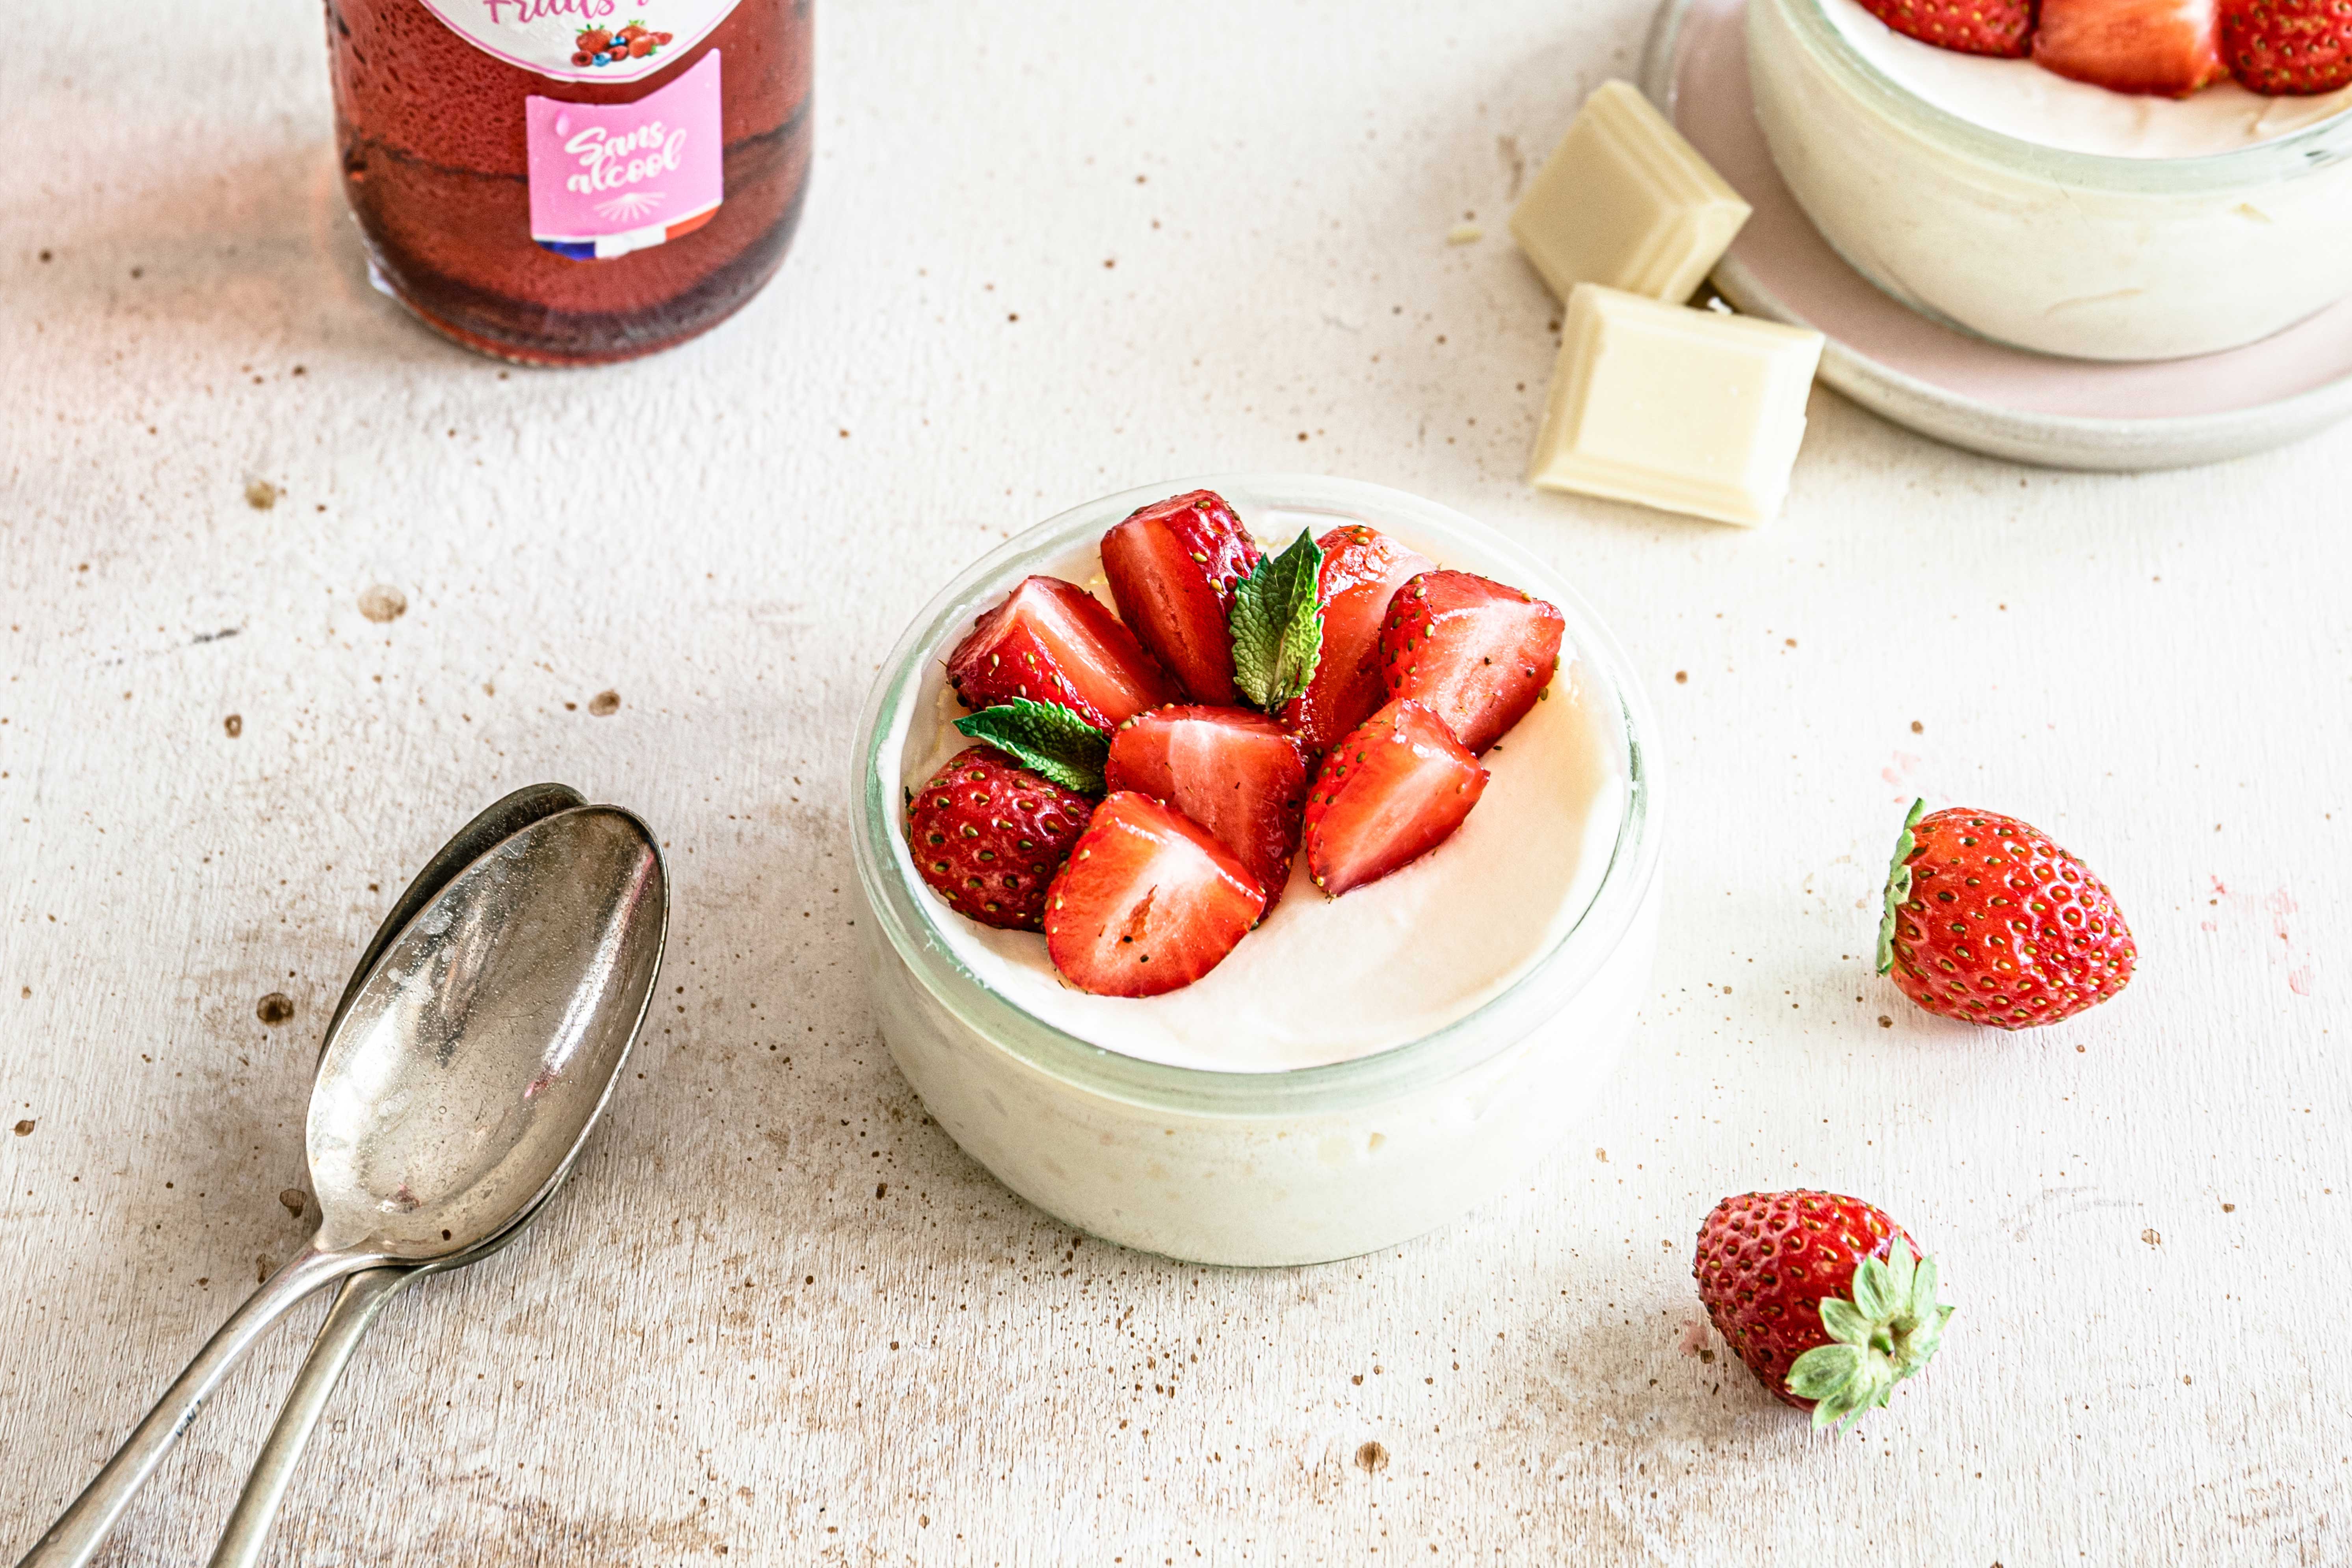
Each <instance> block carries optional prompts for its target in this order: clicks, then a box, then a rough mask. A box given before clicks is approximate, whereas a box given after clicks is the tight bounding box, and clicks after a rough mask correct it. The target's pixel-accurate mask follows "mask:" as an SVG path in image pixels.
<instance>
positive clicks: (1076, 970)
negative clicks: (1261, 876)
mask: <svg viewBox="0 0 2352 1568" xmlns="http://www.w3.org/2000/svg"><path fill="white" fill-rule="evenodd" d="M1264 910H1265V889H1262V888H1260V887H1259V886H1258V882H1257V879H1256V878H1255V877H1253V876H1251V875H1250V873H1249V868H1248V867H1246V866H1244V865H1243V864H1242V863H1241V862H1240V861H1239V860H1236V859H1235V858H1234V857H1233V856H1232V855H1230V854H1228V853H1226V851H1225V849H1224V847H1223V846H1222V845H1220V844H1219V843H1218V842H1217V841H1216V840H1215V839H1213V838H1212V837H1209V835H1208V833H1207V831H1206V830H1205V829H1203V828H1201V827H1198V826H1194V825H1193V824H1192V822H1191V821H1189V820H1188V819H1187V818H1186V817H1185V816H1183V814H1181V812H1178V811H1177V810H1175V809H1174V808H1173V807H1171V806H1165V805H1160V803H1159V802H1158V801H1156V800H1153V799H1152V798H1151V797H1150V796H1149V795H1138V794H1136V793H1135V792H1134V791H1133V790H1120V791H1118V792H1117V793H1115V794H1112V795H1107V796H1105V797H1104V799H1103V803H1102V804H1101V805H1098V806H1097V807H1095V815H1094V819H1093V820H1092V821H1091V822H1089V823H1087V830H1086V832H1085V833H1083V834H1081V835H1079V837H1078V841H1077V844H1076V846H1075V847H1073V848H1072V849H1071V851H1070V858H1068V859H1067V860H1066V861H1064V862H1063V863H1062V869H1061V870H1060V871H1059V872H1058V873H1056V874H1055V878H1054V882H1053V885H1052V886H1051V887H1050V888H1048V889H1046V890H1045V952H1047V954H1048V955H1050V956H1051V957H1052V959H1053V960H1054V967H1055V968H1056V969H1058V970H1060V971H1061V972H1062V977H1063V978H1064V979H1066V980H1067V981H1068V982H1069V983H1070V984H1073V985H1075V986H1076V987H1077V988H1078V989H1079V990H1081V991H1091V992H1093V993H1094V994H1096V995H1097V996H1157V995H1159V994H1160V993H1161V992H1163V991H1175V990H1179V989H1181V988H1182V987H1184V986H1187V985H1190V984H1192V982H1194V981H1195V980H1198V979H1200V978H1201V976H1202V975H1203V974H1206V973H1209V971H1211V970H1212V969H1214V968H1215V967H1216V966H1217V965H1218V964H1219V963H1223V962H1224V957H1225V954H1227V953H1229V952H1233V950H1234V947H1235V945H1237V944H1238V943H1239V942H1241V940H1242V938H1243V937H1244V936H1246V935H1248V934H1249V929H1250V927H1252V926H1254V925H1255V924H1256V923H1257V919H1258V916H1259V915H1260V914H1261V913H1263V912H1264Z"/></svg>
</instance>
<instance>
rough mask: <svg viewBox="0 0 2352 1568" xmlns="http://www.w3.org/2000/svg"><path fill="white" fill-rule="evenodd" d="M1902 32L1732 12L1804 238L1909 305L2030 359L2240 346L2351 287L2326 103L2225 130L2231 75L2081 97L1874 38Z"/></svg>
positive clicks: (1842, 8)
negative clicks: (2190, 89)
mask: <svg viewBox="0 0 2352 1568" xmlns="http://www.w3.org/2000/svg"><path fill="white" fill-rule="evenodd" d="M1841 17H1843V18H1845V20H1843V21H1841V20H1840V18H1841ZM1855 18H1859V19H1858V20H1856V19H1855ZM1863 23H1867V24H1868V25H1869V27H1872V28H1877V33H1871V32H1869V31H1868V30H1867V29H1866V28H1864V26H1862V24H1863ZM1880 35H1885V37H1880ZM1865 39H1866V40H1869V42H1868V44H1867V47H1865V44H1864V41H1863V40H1865ZM1911 43H1912V40H1908V39H1903V38H1897V37H1894V36H1893V35H1891V34H1886V30H1885V28H1884V27H1883V26H1880V25H1879V24H1878V23H1877V22H1876V21H1875V20H1874V19H1872V18H1871V17H1869V16H1867V15H1866V14H1864V13H1862V12H1861V11H1860V9H1859V7H1857V6H1854V5H1852V0H1752V3H1751V4H1749V5H1748V77H1749V80H1750V83H1751V86H1752V88H1753V89H1754V95H1755V103H1756V116H1757V120H1758V121H1759V124H1761V126H1762V127H1763V130H1764V133H1765V137H1766V140H1767V141H1768V142H1769V143H1770V146H1771V152H1772V161H1773V163H1774V164H1775V165H1777V167H1778V168H1779V170H1780V175H1781V178H1782V179H1783V180H1784V181H1785V182H1786V183H1787V184H1788V186H1789V189H1790V193H1791V194H1792V195H1795V196H1796V198H1797V200H1798V202H1799V203H1800V204H1801V205H1802V206H1803V207H1804V209H1805V212H1806V214H1807V216H1810V217H1811V219H1812V221H1813V225H1814V226H1815V227H1816V228H1818V229H1819V230H1820V231H1821V233H1822V237H1824V238H1825V239H1827V240H1828V241H1829V242H1830V244H1831V245H1832V246H1834V247H1836V248H1837V250H1838V252H1839V254H1840V255H1842V256H1843V257H1844V258H1845V259H1846V260H1847V261H1848V262H1850V263H1852V264H1853V267H1854V268H1856V269H1857V270H1858V271H1860V272H1861V273H1862V274H1863V275H1864V277H1866V278H1868V279H1870V280H1871V281H1872V282H1874V283H1875V284H1877V285H1878V286H1879V287H1880V288H1881V289H1885V291H1886V292H1887V293H1889V294H1891V295H1893V296H1894V297H1895V298H1896V299H1898V300H1902V301H1903V302H1905V303H1906V304H1908V305H1910V306H1912V307H1913V308H1915V309H1916V310H1921V311H1923V312H1925V313H1927V314H1928V315H1930V316H1934V317H1937V318H1940V319H1941V320H1943V321H1948V322H1949V323H1951V324H1953V325H1956V326H1958V327H1960V328H1962V329H1964V330H1966V331H1972V332H1975V333H1978V334H1979V335H1981V336H1983V337H1987V338H1990V339H1993V340H1994V341H1996V342H2004V343H2009V344H2012V345H2014V346H2016V347H2020V348H2025V349H2031V350H2034V351H2037V352H2040V353H2052V354H2063V355H2068V356H2072V357H2076V358H2084V359H2102V360H2155V359H2171V358H2178V357H2180V356H2184V355H2189V354H2201V353H2213V352H2216V351H2220V350H2223V349H2229V348H2234V347H2237V346H2239V345H2241V344H2243V343H2248V342H2254V341H2255V340H2257V339H2260V338H2263V337H2267V336H2269V335H2270V334H2271V333H2273V332H2275V331H2280V330H2281V329H2283V328H2285V327H2288V326H2291V325H2293V324H2294V323H2295V322H2296V321H2301V320H2303V319H2304V318H2305V317H2306V316H2309V315H2311V314H2313V313H2314V312H2315V311H2317V310H2322V309H2325V308H2326V306H2329V305H2331V304H2334V303H2335V302H2336V300H2340V299H2342V298H2343V297H2344V296H2345V295H2346V294H2347V293H2352V117H2347V116H2346V115H2344V114H2343V113H2341V112H2339V111H2337V110H2330V109H2326V107H2325V103H2326V100H2317V101H2316V103H2315V107H2313V108H2312V109H2311V110H2308V112H2312V113H2317V114H2319V115H2320V118H2318V119H2317V120H2316V121H2310V122H2305V123H2300V124H2291V123H2290V122H2291V121H2294V118H2295V117H2296V116H2298V115H2301V114H2304V113H2305V112H2306V110H2303V109H2297V108H2294V107H2285V108H2281V107H2276V106H2273V108H2271V109H2269V110H2264V111H2263V115H2261V116H2259V117H2257V119H2258V121H2259V123H2258V124H2252V125H2250V123H2249V122H2248V121H2247V120H2246V119H2245V117H2244V116H2242V115H2241V116H2239V117H2238V122H2237V126H2236V129H2235V130H2234V131H2232V130H2231V129H2230V125H2229V121H2230V120H2231V115H2232V112H2233V111H2232V110H2231V104H2232V103H2233V102H2235V101H2237V100H2236V97H2235V94H2236V90H2237V89H2229V90H2228V91H2224V90H2223V89H2221V88H2219V87H2216V88H2212V89H2207V93H2206V94H2205V95H2200V98H2199V99H2191V100H2184V101H2174V100H2139V101H2137V102H2116V103H2102V104H2099V105H2098V106H2097V109H2096V111H2095V112H2091V111H2089V110H2084V108H2083V105H2084V103H2085V102H2087V101H2088V100H2082V99H2080V98H2079V97H2078V95H2077V94H2076V93H2075V92H2074V91H2069V90H2065V89H2076V88H2080V86H2081V84H2077V83H2072V82H2067V81H2065V80H2063V79H2060V78H2057V77H2054V76H2053V75H2052V74H2051V73H2050V72H2047V71H2043V70H2041V69H2040V68H2036V67H2033V66H2032V65H2030V64H2020V66H2019V69H2018V70H2010V69H2007V68H2004V66H2003V62H1999V61H1989V60H1978V59H1976V58H1973V57H1964V56H1958V55H1948V56H1946V57H1945V58H1944V59H1942V60H1938V61H1936V62H1933V63H1932V64H1929V63H1925V62H1922V61H1920V60H1919V59H1918V58H1917V57H1916V55H1914V54H1913V53H1912V52H1911V50H1909V49H1902V50H1897V49H1895V48H1894V47H1893V46H1894V45H1895V44H1906V45H1908V44H1911ZM1916 47H1917V48H1918V49H1920V50H1922V51H1924V52H1925V53H1927V54H1937V55H1940V54H1943V53H1944V52H1943V51H1940V50H1936V49H1934V48H1932V47H1928V46H1925V45H1919V46H1916ZM1882 57H1885V58H1894V59H1895V60H1897V61H1898V62H1900V64H1899V66H1898V68H1895V69H1889V68H1886V67H1885V65H1884V64H1882V63H1881V58H1882ZM2020 71H2030V72H2032V73H2033V75H2034V76H2036V77H2040V78H2045V79H2047V80H2046V81H2033V82H2030V83H2029V82H2026V81H2025V80H2024V79H2023V78H2022V76H2021V75H2020ZM2081 90H2082V91H2084V92H2088V93H2095V94H2102V95H2104V97H2105V98H2106V99H2111V100H2121V99H2123V98H2125V97H2126V95H2123V94H2115V93H2107V92H2106V90H2105V89H2101V88H2082V89H2081ZM2216 94H2218V95H2219V96H2213V95H2216ZM2204 98H2210V100H2211V108H2210V110H2209V109H2208V108H2207V107H2206V105H2205V103H2204V102H2203V101H2202V100H2203V99H2204ZM2037 104H2039V105H2042V106H2043V107H2046V108H2047V110H2048V116H2047V119H2046V120H2043V121H2039V124H2040V132H2039V134H2037V135H2035V136H2027V135H2026V134H2025V132H2024V130H2023V129H2021V125H2022V124H2023V122H2024V121H2032V120H2034V118H2035V117H2036V116H2037V115H2038V114H2040V113H2041V112H2042V109H2041V108H2037ZM1996 120H1998V121H2002V123H2001V124H2000V125H1998V126H1996V125H1994V124H1992V123H1990V121H1996ZM2250 134H2251V135H2253V136H2254V137H2255V138H2256V139H2255V140H2253V141H2252V143H2251V144H2248V143H2247V142H2246V138H2247V137H2248V136H2249V135H2250ZM2136 135H2137V136H2138V137H2140V138H2141V140H2140V141H2139V142H2137V143H2135V142H2133V138H2134V137H2135V136H2136ZM2231 135H2234V136H2236V137H2237V138H2238V142H2237V144H2236V145H2235V146H2234V147H2221V148H2210V147H2209V148H2203V149H2202V151H2203V155H2200V156H2186V155H2182V154H2181V153H2178V152H2170V151H2165V150H2164V149H2166V148H2168V147H2172V146H2181V145H2187V146H2190V147H2198V146H2200V145H2201V141H2200V139H2211V140H2219V139H2221V138H2224V137H2227V136H2231ZM2068 138H2073V139H2076V140H2090V141H2094V142H2099V143H2100V145H2099V146H2098V147H2096V148H2094V149H2090V150H2087V151H2086V150H2085V149H2084V148H2082V147H2079V146H2074V145H2070V144H2068V143H2067V140H2066V139H2068ZM2134 146H2137V148H2139V149H2140V150H2138V151H2134V150H2133V148H2134ZM2094 153H2101V154H2105V155H2093V154H2094Z"/></svg>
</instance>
